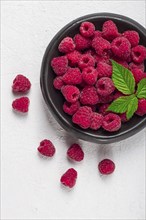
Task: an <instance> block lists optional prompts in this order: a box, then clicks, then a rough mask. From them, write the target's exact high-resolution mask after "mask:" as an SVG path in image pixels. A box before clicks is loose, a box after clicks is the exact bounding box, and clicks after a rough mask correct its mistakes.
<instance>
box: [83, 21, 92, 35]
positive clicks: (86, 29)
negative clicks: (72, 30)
mask: <svg viewBox="0 0 146 220" xmlns="http://www.w3.org/2000/svg"><path fill="white" fill-rule="evenodd" d="M94 31H95V26H94V24H93V23H91V22H88V21H85V22H83V23H82V24H81V26H80V33H81V35H82V36H84V37H92V36H93V35H94Z"/></svg>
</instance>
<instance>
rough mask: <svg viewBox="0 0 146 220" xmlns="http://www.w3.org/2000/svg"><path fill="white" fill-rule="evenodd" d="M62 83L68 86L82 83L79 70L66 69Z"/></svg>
mask: <svg viewBox="0 0 146 220" xmlns="http://www.w3.org/2000/svg"><path fill="white" fill-rule="evenodd" d="M63 82H64V83H66V84H70V85H76V84H80V83H81V82H82V75H81V72H80V70H79V68H68V70H67V71H66V73H65V74H64V75H63Z"/></svg>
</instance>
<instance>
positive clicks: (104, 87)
mask: <svg viewBox="0 0 146 220" xmlns="http://www.w3.org/2000/svg"><path fill="white" fill-rule="evenodd" d="M96 87H97V93H98V94H99V95H101V96H108V95H110V94H111V93H112V92H113V91H114V90H115V86H114V84H113V81H112V80H111V79H110V78H108V77H102V78H100V79H99V80H98V81H97V83H96Z"/></svg>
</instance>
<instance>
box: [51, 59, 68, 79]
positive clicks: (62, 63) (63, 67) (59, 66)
mask: <svg viewBox="0 0 146 220" xmlns="http://www.w3.org/2000/svg"><path fill="white" fill-rule="evenodd" d="M51 66H52V68H53V70H54V72H55V73H56V75H58V76H62V75H63V74H64V73H65V72H66V71H67V68H68V60H67V57H66V56H60V57H54V58H53V59H52V61H51Z"/></svg>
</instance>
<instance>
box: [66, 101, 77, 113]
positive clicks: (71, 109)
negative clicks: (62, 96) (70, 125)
mask: <svg viewBox="0 0 146 220" xmlns="http://www.w3.org/2000/svg"><path fill="white" fill-rule="evenodd" d="M79 107H80V102H78V101H77V102H74V103H70V102H64V104H63V111H64V112H65V113H67V114H68V115H73V114H74V113H75V112H76V111H77V110H78V109H79Z"/></svg>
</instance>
